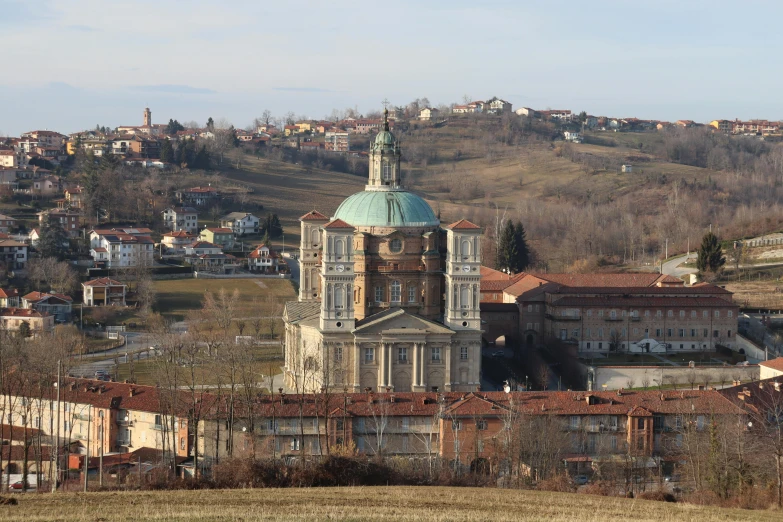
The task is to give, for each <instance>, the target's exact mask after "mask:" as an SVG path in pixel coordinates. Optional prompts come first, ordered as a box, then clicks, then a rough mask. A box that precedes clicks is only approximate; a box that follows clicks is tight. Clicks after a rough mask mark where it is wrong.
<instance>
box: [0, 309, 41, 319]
mask: <svg viewBox="0 0 783 522" xmlns="http://www.w3.org/2000/svg"><path fill="white" fill-rule="evenodd" d="M48 315H49V314H48V313H46V312H39V311H38V310H33V309H32V308H0V317H46V316H48Z"/></svg>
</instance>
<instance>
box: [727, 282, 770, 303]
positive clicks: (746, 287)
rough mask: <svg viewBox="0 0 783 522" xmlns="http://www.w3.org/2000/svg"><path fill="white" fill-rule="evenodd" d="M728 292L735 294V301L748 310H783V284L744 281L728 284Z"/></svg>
mask: <svg viewBox="0 0 783 522" xmlns="http://www.w3.org/2000/svg"><path fill="white" fill-rule="evenodd" d="M726 290H728V291H729V292H734V301H735V302H737V303H739V305H740V306H741V307H746V308H775V309H780V308H783V282H779V281H742V282H738V283H726Z"/></svg>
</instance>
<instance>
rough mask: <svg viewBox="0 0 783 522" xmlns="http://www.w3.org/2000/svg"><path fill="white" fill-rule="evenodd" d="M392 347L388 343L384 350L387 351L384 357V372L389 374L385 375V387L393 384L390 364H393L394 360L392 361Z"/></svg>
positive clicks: (391, 344)
mask: <svg viewBox="0 0 783 522" xmlns="http://www.w3.org/2000/svg"><path fill="white" fill-rule="evenodd" d="M392 346H393V343H389V344H387V345H386V349H387V350H388V351H387V353H386V355H387V358H386V370H387V371H388V372H389V373H388V374H387V375H386V386H391V385H392V382H393V380H392V363H393V361H394V359H392V357H393V355H394V354H393V353H392V350H393V348H392Z"/></svg>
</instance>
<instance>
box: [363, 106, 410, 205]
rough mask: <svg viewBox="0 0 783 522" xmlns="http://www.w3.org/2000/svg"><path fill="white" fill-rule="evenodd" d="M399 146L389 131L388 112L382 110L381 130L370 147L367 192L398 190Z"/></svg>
mask: <svg viewBox="0 0 783 522" xmlns="http://www.w3.org/2000/svg"><path fill="white" fill-rule="evenodd" d="M401 156H402V154H401V152H400V144H399V142H398V141H397V140H396V138H395V137H394V135H393V134H392V133H391V131H390V130H389V110H388V109H384V110H383V128H382V129H381V131H380V132H379V133H378V135H377V136H375V140H374V141H373V143H372V144H371V145H370V180H369V183H368V184H367V188H368V189H369V190H373V187H378V188H379V189H399V188H400V158H401Z"/></svg>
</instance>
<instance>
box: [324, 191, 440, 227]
mask: <svg viewBox="0 0 783 522" xmlns="http://www.w3.org/2000/svg"><path fill="white" fill-rule="evenodd" d="M332 219H342V220H343V221H345V222H346V223H349V224H350V225H353V226H354V227H362V226H375V227H429V226H438V225H439V224H440V221H438V218H436V217H435V214H434V213H433V212H432V208H431V207H430V206H429V204H428V203H427V202H426V201H424V200H423V199H422V198H420V197H419V196H417V195H416V194H411V193H410V192H405V191H402V190H388V191H387V190H366V191H364V192H358V193H356V194H354V195H353V196H350V197H349V198H348V199H346V200H345V201H343V202H342V203H341V204H340V206H339V207H338V208H337V212H335V214H334V216H333V218H332Z"/></svg>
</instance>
